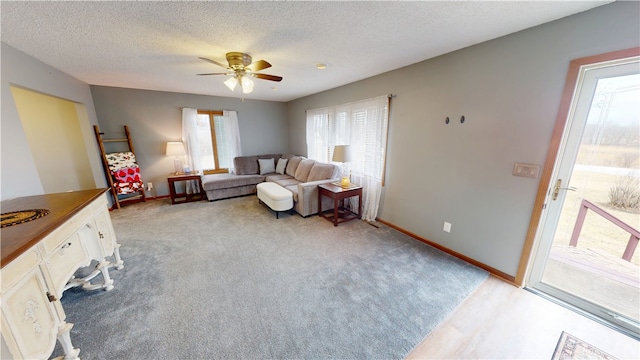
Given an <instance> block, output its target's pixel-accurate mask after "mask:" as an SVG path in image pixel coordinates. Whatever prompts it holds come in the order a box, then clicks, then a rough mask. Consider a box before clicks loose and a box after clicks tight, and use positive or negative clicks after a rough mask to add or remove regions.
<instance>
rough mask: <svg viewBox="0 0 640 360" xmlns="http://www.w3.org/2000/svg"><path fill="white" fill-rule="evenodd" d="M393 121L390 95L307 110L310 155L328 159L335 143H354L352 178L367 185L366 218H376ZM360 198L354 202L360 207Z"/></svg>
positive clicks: (363, 216) (363, 217)
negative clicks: (390, 120) (358, 202)
mask: <svg viewBox="0 0 640 360" xmlns="http://www.w3.org/2000/svg"><path fill="white" fill-rule="evenodd" d="M388 122H389V97H388V96H387V95H384V96H379V97H376V98H372V99H367V100H363V101H358V102H354V103H349V104H344V105H339V106H334V107H330V108H323V109H313V110H307V156H308V157H309V158H310V159H314V160H318V161H324V162H328V161H330V160H331V157H332V155H333V148H334V146H335V145H351V151H352V155H353V161H352V162H351V163H349V164H347V166H348V168H349V169H350V174H351V181H352V182H353V183H354V184H358V185H361V186H362V187H363V207H362V209H363V214H362V219H364V220H367V221H372V220H375V218H376V216H377V215H378V207H379V204H380V197H381V193H382V186H383V181H384V165H385V156H386V146H387V129H388ZM356 202H357V201H356V200H355V199H352V200H351V204H352V208H353V206H356Z"/></svg>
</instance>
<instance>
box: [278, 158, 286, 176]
mask: <svg viewBox="0 0 640 360" xmlns="http://www.w3.org/2000/svg"><path fill="white" fill-rule="evenodd" d="M286 167H287V159H278V165H276V172H277V173H278V174H280V175H284V170H285V168H286Z"/></svg>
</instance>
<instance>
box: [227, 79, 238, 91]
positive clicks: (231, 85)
mask: <svg viewBox="0 0 640 360" xmlns="http://www.w3.org/2000/svg"><path fill="white" fill-rule="evenodd" d="M224 84H225V85H226V86H227V87H228V88H229V90H231V91H233V90H235V88H236V85H238V79H236V78H235V77H230V78H228V79H227V80H226V81H225V82H224Z"/></svg>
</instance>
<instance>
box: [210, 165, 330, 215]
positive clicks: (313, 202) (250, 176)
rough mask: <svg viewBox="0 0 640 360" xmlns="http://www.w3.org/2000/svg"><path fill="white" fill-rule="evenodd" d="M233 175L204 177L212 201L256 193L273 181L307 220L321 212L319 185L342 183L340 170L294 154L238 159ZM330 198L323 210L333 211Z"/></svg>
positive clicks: (325, 202)
mask: <svg viewBox="0 0 640 360" xmlns="http://www.w3.org/2000/svg"><path fill="white" fill-rule="evenodd" d="M233 164H234V168H235V173H234V174H212V175H204V176H203V177H202V187H203V188H204V190H205V192H206V193H207V199H208V200H209V201H214V200H220V199H227V198H231V197H236V196H243V195H251V194H255V193H256V191H257V190H256V185H257V184H259V183H261V182H263V181H270V182H274V183H276V184H278V185H280V186H282V187H283V188H285V189H287V190H289V191H291V193H292V196H293V204H294V205H293V209H294V210H295V211H296V212H297V213H298V214H300V215H302V216H304V217H306V216H309V215H313V214H317V213H318V185H320V184H324V183H329V182H336V181H340V167H339V166H337V165H334V164H327V163H321V162H318V161H315V160H311V159H306V158H305V157H303V156H297V155H292V154H268V155H254V156H239V157H236V158H235V159H234V160H233ZM332 207H333V204H332V203H331V199H323V203H322V209H323V211H324V210H327V209H331V208H332Z"/></svg>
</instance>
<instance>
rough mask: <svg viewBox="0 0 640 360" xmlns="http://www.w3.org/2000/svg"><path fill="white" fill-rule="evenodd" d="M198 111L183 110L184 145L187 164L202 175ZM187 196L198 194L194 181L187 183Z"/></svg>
mask: <svg viewBox="0 0 640 360" xmlns="http://www.w3.org/2000/svg"><path fill="white" fill-rule="evenodd" d="M197 127H198V110H197V109H190V108H183V109H182V143H183V144H184V150H185V152H186V158H187V159H186V164H187V165H188V166H189V167H190V168H191V170H197V171H199V172H200V174H202V164H201V163H200V151H199V149H200V142H199V141H198V128H197ZM186 190H187V194H193V193H197V192H199V191H198V186H196V184H195V183H194V182H193V181H187V189H186Z"/></svg>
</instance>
